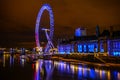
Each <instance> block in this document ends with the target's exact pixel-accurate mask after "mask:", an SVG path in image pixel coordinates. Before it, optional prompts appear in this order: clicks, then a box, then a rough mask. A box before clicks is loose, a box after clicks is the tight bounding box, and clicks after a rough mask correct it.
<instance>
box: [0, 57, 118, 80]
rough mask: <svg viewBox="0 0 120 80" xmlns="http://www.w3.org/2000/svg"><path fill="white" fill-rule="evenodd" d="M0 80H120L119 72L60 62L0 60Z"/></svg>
mask: <svg viewBox="0 0 120 80" xmlns="http://www.w3.org/2000/svg"><path fill="white" fill-rule="evenodd" d="M0 80H120V71H119V70H117V69H113V68H103V67H97V66H89V65H85V64H84V65H83V64H79V65H75V64H69V63H66V62H62V61H51V60H37V61H35V62H32V61H31V60H30V59H28V58H27V59H20V57H19V56H17V55H16V56H9V55H4V56H3V57H1V58H0Z"/></svg>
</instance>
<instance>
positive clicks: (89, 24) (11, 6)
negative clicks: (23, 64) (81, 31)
mask: <svg viewBox="0 0 120 80" xmlns="http://www.w3.org/2000/svg"><path fill="white" fill-rule="evenodd" d="M44 3H49V4H50V5H51V7H52V9H53V12H54V20H55V37H57V38H58V37H62V36H64V35H67V36H69V37H71V35H72V36H73V35H74V34H73V33H74V30H75V28H77V27H80V26H82V27H85V28H86V29H87V34H91V35H92V34H95V26H96V25H99V26H100V30H101V32H102V30H103V29H109V26H114V28H115V29H120V28H119V27H120V0H0V46H1V47H13V46H16V47H17V46H18V47H34V46H35V37H34V33H35V23H36V17H37V14H38V12H39V9H40V8H41V6H42V5H43V4H44ZM41 24H42V25H43V26H48V27H49V15H48V14H47V11H45V12H44V14H43V16H42V22H41Z"/></svg>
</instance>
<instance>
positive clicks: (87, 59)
mask: <svg viewBox="0 0 120 80" xmlns="http://www.w3.org/2000/svg"><path fill="white" fill-rule="evenodd" d="M44 59H51V60H58V61H65V62H69V63H72V64H88V65H94V66H105V67H120V58H119V57H112V56H97V57H95V56H94V55H91V54H90V55H89V54H88V55H81V54H64V55H60V54H55V55H51V56H44Z"/></svg>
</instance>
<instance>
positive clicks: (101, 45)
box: [100, 40, 104, 53]
mask: <svg viewBox="0 0 120 80" xmlns="http://www.w3.org/2000/svg"><path fill="white" fill-rule="evenodd" d="M100 52H101V53H103V52H104V43H103V41H102V40H101V41H100Z"/></svg>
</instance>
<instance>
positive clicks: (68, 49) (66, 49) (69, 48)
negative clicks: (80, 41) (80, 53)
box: [58, 44, 74, 54]
mask: <svg viewBox="0 0 120 80" xmlns="http://www.w3.org/2000/svg"><path fill="white" fill-rule="evenodd" d="M58 52H59V53H60V54H70V53H74V45H72V44H66V45H65V44H63V45H59V46H58Z"/></svg>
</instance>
